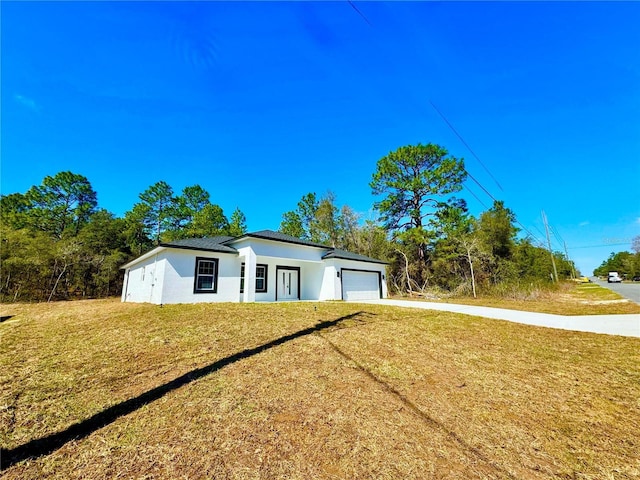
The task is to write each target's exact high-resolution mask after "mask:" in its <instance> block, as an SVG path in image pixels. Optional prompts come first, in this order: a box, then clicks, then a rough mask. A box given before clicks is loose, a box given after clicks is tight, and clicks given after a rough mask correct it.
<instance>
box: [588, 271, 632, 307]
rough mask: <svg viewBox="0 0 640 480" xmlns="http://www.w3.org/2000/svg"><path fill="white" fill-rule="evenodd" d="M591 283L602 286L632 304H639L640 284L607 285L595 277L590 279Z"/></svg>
mask: <svg viewBox="0 0 640 480" xmlns="http://www.w3.org/2000/svg"><path fill="white" fill-rule="evenodd" d="M591 281H592V282H595V283H597V284H598V285H602V286H603V287H605V288H608V289H610V290H613V291H614V292H616V293H619V294H620V295H622V296H623V297H624V298H628V299H629V300H631V301H633V302H636V303H640V282H633V283H607V282H605V281H602V280H600V279H599V278H597V277H591Z"/></svg>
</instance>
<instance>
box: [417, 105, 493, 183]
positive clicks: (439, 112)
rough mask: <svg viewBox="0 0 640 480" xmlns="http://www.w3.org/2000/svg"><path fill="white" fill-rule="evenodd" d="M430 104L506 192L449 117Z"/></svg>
mask: <svg viewBox="0 0 640 480" xmlns="http://www.w3.org/2000/svg"><path fill="white" fill-rule="evenodd" d="M429 103H430V104H431V106H432V107H433V108H434V110H435V111H436V112H438V115H440V116H441V117H442V119H443V120H444V121H445V123H446V124H447V125H449V128H450V129H451V130H452V131H453V133H455V134H456V136H457V137H458V138H459V139H460V141H461V142H462V143H463V145H464V146H465V147H467V149H468V150H469V151H470V152H471V155H473V156H474V157H475V159H476V160H478V162H479V163H480V165H482V167H483V168H484V169H485V171H486V172H487V173H488V174H489V176H490V177H491V178H493V181H494V182H496V185H498V188H500V190H502V191H503V192H504V189H503V188H502V185H500V183H498V180H496V177H494V176H493V174H492V173H491V172H490V171H489V169H488V168H487V166H486V165H485V164H484V163H483V162H482V160H480V157H478V155H476V152H474V151H473V150H472V149H471V147H470V146H469V144H468V143H467V142H466V141H465V139H464V138H462V135H460V134H459V133H458V131H457V130H456V129H455V127H454V126H453V125H451V122H450V121H449V120H447V117H445V116H444V114H443V113H442V112H441V111H440V109H439V108H438V107H436V106H435V104H434V103H433V102H432V101H431V100H429Z"/></svg>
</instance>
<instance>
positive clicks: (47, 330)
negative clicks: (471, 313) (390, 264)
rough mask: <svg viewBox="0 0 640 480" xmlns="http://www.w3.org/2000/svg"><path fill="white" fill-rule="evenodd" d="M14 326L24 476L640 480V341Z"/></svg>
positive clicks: (0, 375) (7, 355)
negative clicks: (639, 479)
mask: <svg viewBox="0 0 640 480" xmlns="http://www.w3.org/2000/svg"><path fill="white" fill-rule="evenodd" d="M2 315H3V317H4V318H6V317H9V316H11V318H9V319H8V320H5V321H4V322H2V323H0V335H1V338H0V443H1V445H2V447H3V450H4V451H3V452H2V466H3V469H4V470H3V471H2V473H1V474H0V475H2V476H3V478H5V479H40V478H60V479H69V478H91V479H103V478H104V479H107V478H109V479H112V478H137V479H152V478H171V479H174V478H176V479H177V478H185V479H187V478H188V479H199V478H203V479H204V478H216V479H342V478H344V479H371V478H376V479H399V478H402V479H405V478H416V479H417V478H420V479H425V478H433V479H440V478H442V479H445V478H447V479H453V478H458V479H474V478H491V479H493V478H496V479H497V478H512V479H545V478H547V479H551V478H564V479H631V478H640V460H639V459H640V456H639V455H638V451H640V436H639V435H638V432H640V339H634V338H624V337H616V336H607V335H596V334H587V333H576V332H569V331H559V330H551V329H545V328H536V327H529V326H525V325H518V324H513V323H508V322H501V321H495V320H485V319H481V318H474V317H468V316H462V315H455V314H449V313H444V312H430V311H424V310H420V311H419V310H413V309H405V308H402V309H400V308H393V307H387V306H378V305H376V306H374V305H356V304H347V303H341V302H335V303H317V304H314V303H306V302H305V303H288V304H284V303H283V304H251V305H242V304H208V305H175V306H165V307H163V308H160V307H158V306H152V305H135V304H122V303H120V302H119V301H117V300H98V301H79V302H68V303H54V304H48V305H47V304H41V305H3V306H2Z"/></svg>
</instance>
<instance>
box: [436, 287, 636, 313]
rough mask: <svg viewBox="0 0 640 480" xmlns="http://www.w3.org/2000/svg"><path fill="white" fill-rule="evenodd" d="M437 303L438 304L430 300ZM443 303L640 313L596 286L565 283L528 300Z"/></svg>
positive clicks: (542, 310) (455, 299)
mask: <svg viewBox="0 0 640 480" xmlns="http://www.w3.org/2000/svg"><path fill="white" fill-rule="evenodd" d="M427 301H438V300H427ZM441 301H444V302H447V303H458V304H463V305H477V306H485V307H495V308H507V309H511V310H524V311H527V312H540V313H553V314H556V315H614V314H625V313H640V305H639V304H637V303H635V302H632V301H630V300H628V299H625V298H624V297H622V296H620V295H618V294H617V293H616V292H614V291H612V290H609V289H608V288H604V287H601V286H600V285H598V284H596V283H582V284H575V283H570V282H566V283H564V284H561V285H560V287H559V289H558V290H557V291H539V290H536V291H534V292H533V293H532V295H531V296H529V297H526V296H525V297H523V298H500V297H491V296H480V297H479V298H473V297H452V298H447V299H443V300H441Z"/></svg>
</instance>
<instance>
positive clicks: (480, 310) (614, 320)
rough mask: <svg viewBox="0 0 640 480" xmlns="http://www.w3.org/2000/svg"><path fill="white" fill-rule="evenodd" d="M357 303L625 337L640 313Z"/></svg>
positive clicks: (633, 332)
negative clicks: (557, 312)
mask: <svg viewBox="0 0 640 480" xmlns="http://www.w3.org/2000/svg"><path fill="white" fill-rule="evenodd" d="M357 303H369V304H375V305H391V306H396V307H405V308H422V309H424V310H440V311H445V312H454V313H462V314H464V315H473V316H476V317H484V318H493V319H496V320H507V321H509V322H515V323H523V324H525V325H535V326H538V327H548V328H559V329H562V330H575V331H578V332H591V333H604V334H607V335H622V336H625V337H640V314H637V313H634V314H628V315H576V316H565V315H553V314H550V313H535V312H522V311H519V310H507V309H504V308H492V307H476V306H471V305H454V304H450V303H434V302H419V301H411V300H391V299H382V300H360V301H358V302H357Z"/></svg>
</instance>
